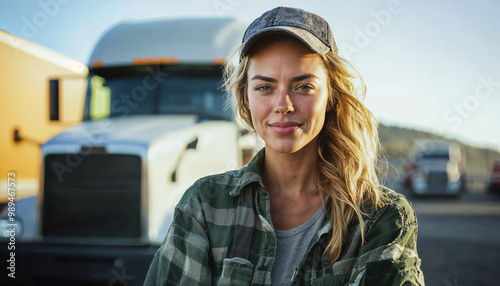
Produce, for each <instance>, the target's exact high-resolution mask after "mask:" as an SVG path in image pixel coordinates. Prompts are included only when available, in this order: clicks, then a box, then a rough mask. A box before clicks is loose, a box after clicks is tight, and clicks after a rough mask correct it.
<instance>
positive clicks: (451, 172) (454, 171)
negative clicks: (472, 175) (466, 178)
mask: <svg viewBox="0 0 500 286" xmlns="http://www.w3.org/2000/svg"><path fill="white" fill-rule="evenodd" d="M446 172H447V173H448V181H450V182H458V180H460V172H459V171H458V165H457V164H456V163H454V162H448V164H447V165H446Z"/></svg>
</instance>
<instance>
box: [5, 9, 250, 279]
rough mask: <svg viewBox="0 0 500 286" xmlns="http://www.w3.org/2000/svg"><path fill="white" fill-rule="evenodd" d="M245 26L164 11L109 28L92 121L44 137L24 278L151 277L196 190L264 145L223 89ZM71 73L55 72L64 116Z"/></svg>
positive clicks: (97, 54)
mask: <svg viewBox="0 0 500 286" xmlns="http://www.w3.org/2000/svg"><path fill="white" fill-rule="evenodd" d="M245 26H246V25H245V23H242V22H240V21H238V20H234V19H178V20H162V19H157V20H147V21H129V22H125V23H122V24H119V25H117V26H115V27H114V28H112V29H110V30H109V31H108V32H107V33H105V34H104V36H103V37H102V38H101V39H100V41H99V42H98V43H97V45H96V47H95V49H94V51H93V53H92V56H91V58H90V63H89V75H88V88H87V95H86V99H85V108H84V110H83V120H84V121H83V123H81V124H79V125H77V126H75V127H72V128H70V129H68V130H66V131H64V132H62V133H60V134H58V135H56V136H54V137H53V138H52V139H50V140H49V141H47V142H46V143H45V144H43V145H42V148H41V170H42V172H41V183H40V191H39V194H38V196H37V197H32V198H28V199H25V200H20V201H17V202H16V207H17V212H16V219H17V222H18V224H19V228H21V224H22V229H23V230H22V232H21V230H19V232H18V233H17V234H16V261H17V263H18V266H19V268H18V269H19V272H22V271H20V270H21V269H23V272H22V275H21V274H20V275H19V276H22V277H20V278H19V279H17V281H18V282H19V283H23V284H25V285H26V284H30V283H31V282H36V283H37V284H39V285H42V284H43V285H45V284H46V285H54V284H53V283H55V282H61V281H64V282H63V283H65V284H66V285H80V284H87V285H88V284H89V283H90V284H93V285H95V284H96V283H102V284H103V285H118V284H114V282H117V283H125V284H123V285H142V282H143V279H144V277H145V274H146V271H147V269H148V266H149V263H150V261H151V260H152V257H153V255H154V253H155V251H156V249H157V248H158V246H159V245H160V244H161V242H162V241H163V239H164V237H165V235H166V232H167V230H168V228H169V225H170V223H171V221H172V217H173V211H174V207H175V205H176V204H177V202H178V201H179V199H180V198H181V196H182V194H183V193H184V191H185V190H186V189H187V188H188V187H189V186H190V185H191V184H192V183H193V182H194V181H195V180H196V179H197V178H200V177H202V176H205V175H209V174H213V173H218V172H223V171H226V170H229V169H236V168H239V167H241V166H242V165H243V164H244V163H245V162H246V161H247V160H248V158H250V157H251V156H252V155H253V152H254V151H255V145H253V144H254V142H256V141H255V140H254V138H253V137H252V136H253V135H252V134H247V132H245V130H244V129H242V128H241V127H240V125H239V124H237V122H236V120H235V118H234V116H233V112H232V111H231V110H230V109H226V108H225V100H226V94H225V93H224V90H223V88H221V84H222V70H223V67H224V65H225V64H226V63H227V62H226V61H227V56H229V55H230V54H231V53H232V52H234V51H235V50H236V48H237V47H238V46H239V44H240V40H241V38H242V34H243V32H244V29H245ZM64 80H65V78H64V77H62V78H55V79H53V80H51V81H50V87H51V88H50V94H51V114H50V116H51V119H52V120H58V118H59V108H58V102H59V96H61V97H62V98H64V97H65V95H64V94H60V92H59V86H60V85H61V82H64ZM7 218H8V217H7V213H6V212H4V213H3V219H4V220H3V221H0V226H3V227H4V229H0V234H2V233H3V234H4V236H7V237H6V239H8V235H9V232H8V221H7ZM6 250H7V247H3V246H2V250H1V251H6ZM2 257H6V256H2ZM3 268H5V267H3ZM4 271H5V270H4ZM117 273H118V274H119V276H118V277H117V276H116V274H117ZM124 275H125V278H126V277H128V278H130V279H127V280H126V281H121V280H119V279H124ZM4 277H7V275H3V276H2V279H3V278H4ZM22 279H25V280H23V282H21V280H22ZM113 281H114V282H113ZM9 282H11V281H9ZM0 284H2V283H1V281H0Z"/></svg>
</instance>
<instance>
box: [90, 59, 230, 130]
mask: <svg viewBox="0 0 500 286" xmlns="http://www.w3.org/2000/svg"><path fill="white" fill-rule="evenodd" d="M221 84H222V68H221V66H212V65H210V66H199V65H197V66H186V65H165V66H134V67H122V68H106V69H99V70H94V71H93V72H91V73H90V74H89V86H88V92H87V99H86V103H85V106H86V108H85V119H87V120H89V119H102V118H108V117H123V116H131V115H144V114H190V115H197V116H198V117H199V119H200V120H203V119H210V120H231V118H232V111H231V110H230V109H226V108H224V107H225V100H226V98H225V93H224V91H223V89H222V88H221Z"/></svg>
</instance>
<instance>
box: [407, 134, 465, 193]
mask: <svg viewBox="0 0 500 286" xmlns="http://www.w3.org/2000/svg"><path fill="white" fill-rule="evenodd" d="M405 184H406V186H407V187H408V188H409V189H410V190H411V191H412V192H413V193H414V194H415V195H429V196H459V195H460V194H461V193H462V191H464V190H465V156H464V154H463V153H462V151H461V149H460V146H459V145H458V144H457V143H454V142H448V141H444V140H420V141H418V142H416V144H415V146H414V147H413V148H412V150H411V151H410V155H409V163H408V166H407V169H406V174H405Z"/></svg>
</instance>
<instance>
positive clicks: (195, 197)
mask: <svg viewBox="0 0 500 286" xmlns="http://www.w3.org/2000/svg"><path fill="white" fill-rule="evenodd" d="M245 169H246V167H243V168H241V169H238V170H231V171H227V172H224V173H219V174H214V175H209V176H205V177H202V178H199V179H198V180H196V181H195V182H194V183H193V184H192V185H191V186H190V187H189V188H188V189H187V190H186V191H185V193H184V195H183V196H182V198H181V200H180V202H179V206H182V205H188V204H192V203H193V201H199V202H203V203H206V204H213V203H217V202H219V204H220V203H224V202H225V201H227V200H231V201H232V200H233V198H232V197H233V196H232V195H231V193H232V192H233V191H234V190H235V189H237V188H238V186H239V185H240V184H241V180H242V177H243V176H244V174H245Z"/></svg>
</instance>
